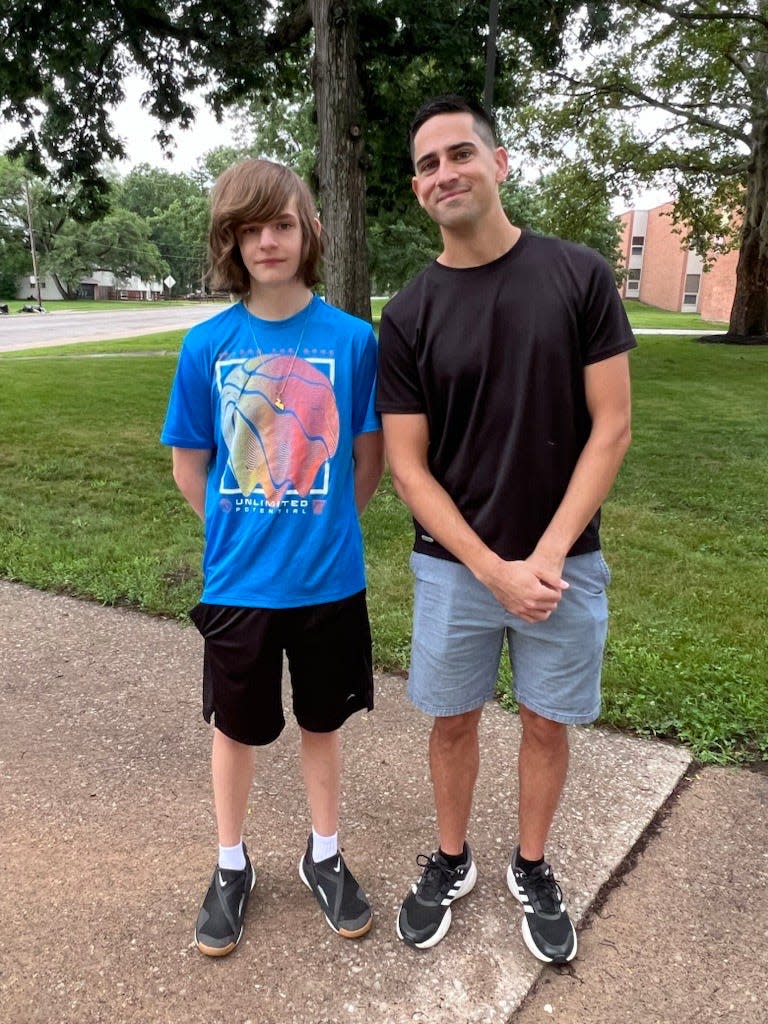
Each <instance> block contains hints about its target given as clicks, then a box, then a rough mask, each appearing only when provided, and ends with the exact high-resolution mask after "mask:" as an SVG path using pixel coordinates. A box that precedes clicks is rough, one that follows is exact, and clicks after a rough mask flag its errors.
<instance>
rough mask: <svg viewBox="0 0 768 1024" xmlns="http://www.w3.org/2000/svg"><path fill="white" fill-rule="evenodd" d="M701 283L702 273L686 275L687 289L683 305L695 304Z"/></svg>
mask: <svg viewBox="0 0 768 1024" xmlns="http://www.w3.org/2000/svg"><path fill="white" fill-rule="evenodd" d="M700 285H701V274H686V275H685V291H684V293H683V305H684V306H695V305H696V303H697V301H698V298H699V286H700Z"/></svg>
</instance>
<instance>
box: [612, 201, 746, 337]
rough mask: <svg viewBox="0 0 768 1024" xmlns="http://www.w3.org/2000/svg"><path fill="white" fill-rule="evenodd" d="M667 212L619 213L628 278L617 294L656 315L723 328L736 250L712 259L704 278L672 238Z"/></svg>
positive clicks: (697, 262)
mask: <svg viewBox="0 0 768 1024" xmlns="http://www.w3.org/2000/svg"><path fill="white" fill-rule="evenodd" d="M672 209H673V204H672V203H663V204H662V205H661V206H656V207H654V208H653V209H652V210H627V211H626V213H622V215H621V217H620V218H619V219H620V221H621V227H622V236H621V250H622V253H623V254H624V265H625V267H626V268H627V276H626V278H625V280H624V282H623V284H622V285H621V294H622V296H623V297H624V298H627V299H639V300H640V301H641V302H647V303H648V305H650V306H658V307H659V308H660V309H670V310H675V311H680V312H684V313H698V314H699V315H700V316H702V317H704V319H705V320H722V321H725V322H727V321H728V320H729V319H730V314H731V306H732V305H733V296H734V293H735V291H736V264H737V263H738V261H739V253H738V250H733V251H732V252H729V253H726V254H725V255H724V256H718V257H716V258H715V261H714V263H713V265H712V267H711V269H710V270H708V271H707V272H706V273H704V271H703V261H702V258H701V256H700V255H699V254H698V253H697V252H695V251H694V250H693V249H688V248H686V246H685V243H684V242H683V240H682V238H681V236H680V235H679V234H675V233H674V231H673V227H674V225H673V224H672V218H671V216H670V214H671V212H672Z"/></svg>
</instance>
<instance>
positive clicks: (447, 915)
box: [397, 843, 477, 949]
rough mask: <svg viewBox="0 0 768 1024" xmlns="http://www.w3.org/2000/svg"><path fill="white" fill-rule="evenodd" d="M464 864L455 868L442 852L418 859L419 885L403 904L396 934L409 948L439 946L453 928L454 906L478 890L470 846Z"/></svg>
mask: <svg viewBox="0 0 768 1024" xmlns="http://www.w3.org/2000/svg"><path fill="white" fill-rule="evenodd" d="M464 851H465V859H464V863H463V864H459V866H458V867H457V868H452V867H451V866H450V865H449V864H448V862H447V861H446V860H444V859H443V857H442V856H441V855H440V853H439V852H436V853H433V854H432V855H431V856H430V857H428V856H427V855H426V854H425V853H420V854H419V855H418V857H417V858H416V863H417V864H418V865H419V867H422V868H424V871H423V872H422V875H421V878H420V879H419V881H418V883H416V884H414V885H412V886H411V892H410V893H409V894H408V895H407V896H406V897H405V899H404V900H403V905H402V906H401V907H400V914H399V916H398V918H397V934H398V935H399V936H400V938H401V939H402V940H403V942H406V943H407V944H408V945H409V946H415V947H416V948H417V949H429V948H430V947H431V946H436V945H437V944H438V942H439V941H440V940H441V939H442V938H443V937H444V935H445V933H446V932H447V931H448V929H449V928H450V927H451V904H452V903H453V901H454V900H457V899H459V898H460V897H461V896H466V895H467V893H469V892H471V891H472V890H473V889H474V887H475V882H476V881H477V868H476V867H475V862H474V860H473V859H472V851H471V850H470V848H469V844H468V843H465V844H464Z"/></svg>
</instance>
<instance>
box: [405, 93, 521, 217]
mask: <svg viewBox="0 0 768 1024" xmlns="http://www.w3.org/2000/svg"><path fill="white" fill-rule="evenodd" d="M413 164H414V168H415V172H416V173H415V174H414V176H413V179H412V182H411V184H412V186H413V191H414V192H415V193H416V198H417V199H418V201H419V205H420V206H422V207H423V208H424V209H425V210H426V212H427V213H428V214H429V216H430V217H431V218H432V220H434V221H436V223H437V224H439V225H440V226H441V227H443V228H446V229H448V230H450V229H452V228H454V229H458V230H462V229H464V228H469V227H471V226H473V225H474V224H476V223H477V222H478V221H479V220H480V219H481V218H482V217H483V215H484V214H486V213H487V212H488V211H489V210H491V209H492V208H493V207H495V205H496V203H498V186H499V185H500V184H501V182H502V181H504V179H505V178H506V176H507V168H508V164H507V154H506V150H504V149H503V148H502V147H500V146H499V147H497V148H495V149H493V148H491V147H490V146H489V145H488V143H487V142H485V141H483V139H482V138H481V137H480V136H479V135H478V133H477V131H476V129H475V124H474V120H473V118H472V115H471V114H464V113H456V114H437V115H436V116H435V117H431V118H430V119H429V121H426V122H425V123H424V124H423V125H422V126H421V128H419V130H418V131H417V132H416V136H415V138H414V140H413Z"/></svg>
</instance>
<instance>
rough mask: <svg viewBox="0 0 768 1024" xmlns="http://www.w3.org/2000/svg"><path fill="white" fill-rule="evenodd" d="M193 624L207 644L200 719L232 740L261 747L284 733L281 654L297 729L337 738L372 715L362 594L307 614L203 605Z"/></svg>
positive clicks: (317, 606)
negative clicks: (343, 728) (358, 716)
mask: <svg viewBox="0 0 768 1024" xmlns="http://www.w3.org/2000/svg"><path fill="white" fill-rule="evenodd" d="M189 615H190V618H191V619H192V621H193V622H194V624H195V625H196V626H197V628H198V630H199V631H200V633H201V634H202V636H203V637H204V638H205V654H204V660H203V717H204V718H205V720H206V722H210V721H211V717H213V720H214V725H215V726H216V728H217V729H220V730H221V732H223V733H224V734H225V735H226V736H229V737H230V739H233V740H236V741H237V742H239V743H246V744H248V745H249V746H263V745H264V744H267V743H271V742H272V741H273V740H275V739H277V737H278V736H279V735H280V733H281V732H282V730H283V727H284V725H285V717H284V715H283V702H282V687H281V681H282V674H283V651H285V653H286V655H287V658H288V667H289V669H290V676H291V688H292V691H293V713H294V715H295V716H296V721H297V722H298V723H299V725H300V726H301V727H302V728H303V729H306V730H308V731H309V732H333V730H334V729H338V728H339V726H340V725H341V724H342V723H343V722H344V721H346V719H347V718H349V716H350V715H351V714H353V713H354V712H355V711H361V710H362V709H363V708H367V710H368V711H370V710H372V708H373V668H372V659H371V627H370V623H369V622H368V608H367V606H366V602H365V591H364V590H361V591H360V592H359V593H358V594H353V595H352V597H347V598H344V599H343V600H341V601H331V602H329V603H327V604H315V605H308V606H307V607H304V608H235V607H230V606H228V605H219V604H202V603H201V604H198V605H196V606H195V607H194V608H193V609H192V611H191V612H190V613H189Z"/></svg>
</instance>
